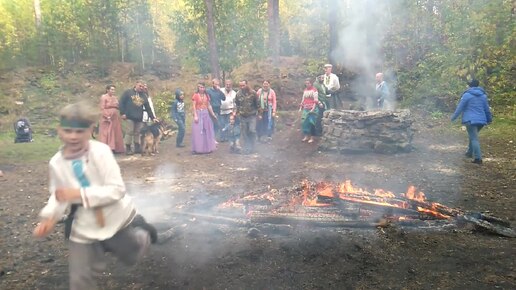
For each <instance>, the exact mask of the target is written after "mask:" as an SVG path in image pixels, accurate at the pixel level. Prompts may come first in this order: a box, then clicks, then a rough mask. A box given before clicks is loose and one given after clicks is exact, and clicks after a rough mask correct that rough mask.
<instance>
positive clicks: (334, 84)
mask: <svg viewBox="0 0 516 290" xmlns="http://www.w3.org/2000/svg"><path fill="white" fill-rule="evenodd" d="M332 69H333V65H331V64H329V63H327V64H325V65H324V86H325V87H326V97H327V98H328V99H330V102H331V108H334V109H337V107H342V101H341V100H340V96H339V93H338V91H339V89H340V82H339V77H337V75H336V74H334V73H332V72H331V71H332Z"/></svg>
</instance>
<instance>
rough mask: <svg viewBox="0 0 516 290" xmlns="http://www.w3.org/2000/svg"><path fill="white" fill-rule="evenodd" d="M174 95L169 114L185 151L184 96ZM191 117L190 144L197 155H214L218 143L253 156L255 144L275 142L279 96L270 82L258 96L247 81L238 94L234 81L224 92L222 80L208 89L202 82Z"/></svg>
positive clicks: (229, 82) (179, 143)
mask: <svg viewBox="0 0 516 290" xmlns="http://www.w3.org/2000/svg"><path fill="white" fill-rule="evenodd" d="M175 95H176V100H175V101H174V102H172V105H171V108H170V112H171V118H172V119H173V120H174V121H175V122H176V123H177V125H178V135H177V138H176V146H177V147H183V146H184V145H183V139H184V135H185V125H184V120H185V116H186V112H185V105H184V92H183V91H182V90H181V89H177V90H176V92H175ZM192 113H193V124H192V135H191V138H192V142H191V143H192V152H193V153H194V154H205V153H211V152H212V151H214V150H215V149H216V147H217V143H219V142H228V141H229V142H230V149H231V151H232V152H237V153H240V152H242V153H251V152H253V151H254V147H255V141H256V140H259V141H270V140H271V138H272V134H273V132H274V118H275V116H276V93H275V92H274V90H273V89H272V88H271V87H270V82H269V81H267V80H266V81H264V82H263V83H262V88H260V89H259V90H258V91H257V92H256V91H254V90H252V89H251V88H250V87H249V85H248V83H247V81H246V80H242V81H240V82H239V90H238V91H235V90H234V89H233V82H232V80H226V81H225V83H224V87H222V88H221V87H220V81H219V79H213V80H212V85H211V87H209V88H206V86H205V83H203V82H199V83H198V84H197V89H196V92H195V93H194V94H193V96H192ZM240 140H242V141H243V147H242V146H241V144H240Z"/></svg>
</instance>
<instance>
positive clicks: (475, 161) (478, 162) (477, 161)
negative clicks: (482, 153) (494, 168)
mask: <svg viewBox="0 0 516 290" xmlns="http://www.w3.org/2000/svg"><path fill="white" fill-rule="evenodd" d="M471 163H475V164H482V159H475V160H473V161H471Z"/></svg>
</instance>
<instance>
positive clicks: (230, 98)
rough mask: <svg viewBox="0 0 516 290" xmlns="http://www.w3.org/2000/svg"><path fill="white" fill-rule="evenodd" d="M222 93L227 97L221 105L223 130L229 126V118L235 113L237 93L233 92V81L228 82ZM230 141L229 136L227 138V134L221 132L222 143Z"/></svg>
mask: <svg viewBox="0 0 516 290" xmlns="http://www.w3.org/2000/svg"><path fill="white" fill-rule="evenodd" d="M221 91H222V92H223V93H224V95H225V96H226V99H225V100H224V101H222V104H221V105H220V125H221V127H222V128H226V127H227V126H228V125H229V117H230V116H231V114H232V113H233V112H234V111H235V96H236V92H235V90H233V81H231V80H226V81H225V82H224V87H223V88H222V89H221ZM228 140H229V136H227V132H221V135H220V142H226V141H228Z"/></svg>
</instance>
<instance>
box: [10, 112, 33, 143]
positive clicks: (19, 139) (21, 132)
mask: <svg viewBox="0 0 516 290" xmlns="http://www.w3.org/2000/svg"><path fill="white" fill-rule="evenodd" d="M14 133H15V134H16V137H15V138H14V143H28V142H32V141H34V140H33V139H32V127H31V125H30V122H29V119H27V118H20V119H18V120H17V121H16V122H14Z"/></svg>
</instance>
